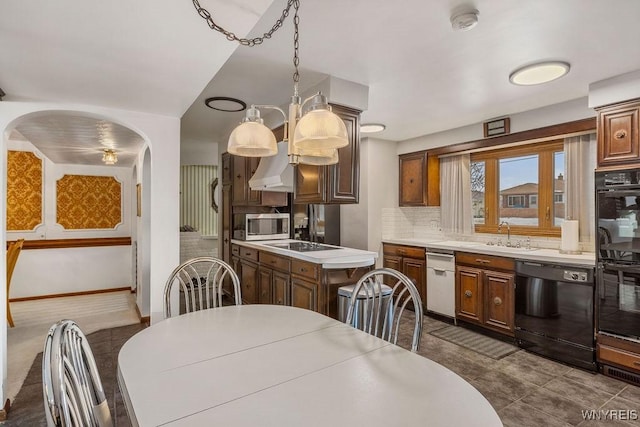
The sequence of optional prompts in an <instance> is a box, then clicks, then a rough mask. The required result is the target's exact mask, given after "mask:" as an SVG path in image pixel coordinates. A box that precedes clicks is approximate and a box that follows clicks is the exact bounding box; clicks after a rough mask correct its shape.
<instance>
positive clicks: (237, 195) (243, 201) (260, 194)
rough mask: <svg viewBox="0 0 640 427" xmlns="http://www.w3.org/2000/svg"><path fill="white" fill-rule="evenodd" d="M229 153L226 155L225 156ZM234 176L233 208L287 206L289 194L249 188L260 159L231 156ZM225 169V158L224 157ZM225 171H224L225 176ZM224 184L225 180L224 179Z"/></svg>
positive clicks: (230, 161) (232, 174)
mask: <svg viewBox="0 0 640 427" xmlns="http://www.w3.org/2000/svg"><path fill="white" fill-rule="evenodd" d="M225 154H226V155H228V153H224V154H223V156H224V155H225ZM229 157H230V160H229V163H230V165H231V176H232V192H231V195H232V197H231V204H232V205H233V206H287V205H288V203H289V202H288V199H287V193H285V192H280V191H255V190H251V188H250V187H249V179H251V177H252V176H253V174H254V173H255V172H256V169H257V168H258V164H259V163H260V159H261V158H260V157H242V156H232V155H229ZM223 168H224V157H223ZM224 174H225V171H224V169H223V176H224ZM223 182H224V179H223Z"/></svg>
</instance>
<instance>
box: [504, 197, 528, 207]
mask: <svg viewBox="0 0 640 427" xmlns="http://www.w3.org/2000/svg"><path fill="white" fill-rule="evenodd" d="M507 206H509V207H510V208H524V207H525V206H524V196H507Z"/></svg>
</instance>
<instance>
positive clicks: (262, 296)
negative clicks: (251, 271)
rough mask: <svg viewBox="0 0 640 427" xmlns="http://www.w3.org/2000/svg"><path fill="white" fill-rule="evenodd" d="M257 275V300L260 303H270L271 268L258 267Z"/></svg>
mask: <svg viewBox="0 0 640 427" xmlns="http://www.w3.org/2000/svg"><path fill="white" fill-rule="evenodd" d="M258 276H259V281H258V302H259V303H260V304H271V302H272V299H273V298H272V292H271V280H272V277H273V270H271V269H268V268H262V267H260V269H259V273H258Z"/></svg>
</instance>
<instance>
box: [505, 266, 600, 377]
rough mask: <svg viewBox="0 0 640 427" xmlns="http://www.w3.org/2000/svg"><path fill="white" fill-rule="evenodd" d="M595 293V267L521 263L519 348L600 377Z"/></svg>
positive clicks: (517, 311) (518, 278)
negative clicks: (595, 322)
mask: <svg viewBox="0 0 640 427" xmlns="http://www.w3.org/2000/svg"><path fill="white" fill-rule="evenodd" d="M594 291H595V286H594V268H593V267H590V266H582V265H581V266H573V265H570V266H567V265H559V264H550V263H538V262H533V261H520V260H519V261H517V262H516V292H515V304H516V308H515V336H516V340H517V342H518V345H519V346H520V347H522V348H524V349H526V350H528V351H531V352H534V353H537V354H540V355H542V356H546V357H549V358H551V359H555V360H558V361H561V362H564V363H567V364H569V365H572V366H576V367H579V368H583V369H588V370H591V371H595V370H596V369H597V367H596V362H595V340H594V315H593V309H594V305H593V298H594Z"/></svg>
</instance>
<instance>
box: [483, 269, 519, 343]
mask: <svg viewBox="0 0 640 427" xmlns="http://www.w3.org/2000/svg"><path fill="white" fill-rule="evenodd" d="M513 280H514V277H513V274H512V273H501V272H497V271H485V272H484V288H485V289H484V300H485V305H484V308H485V311H484V323H485V325H486V326H488V327H490V328H493V329H500V330H504V331H505V332H507V333H512V332H513V331H514V307H515V301H514V292H513Z"/></svg>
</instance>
